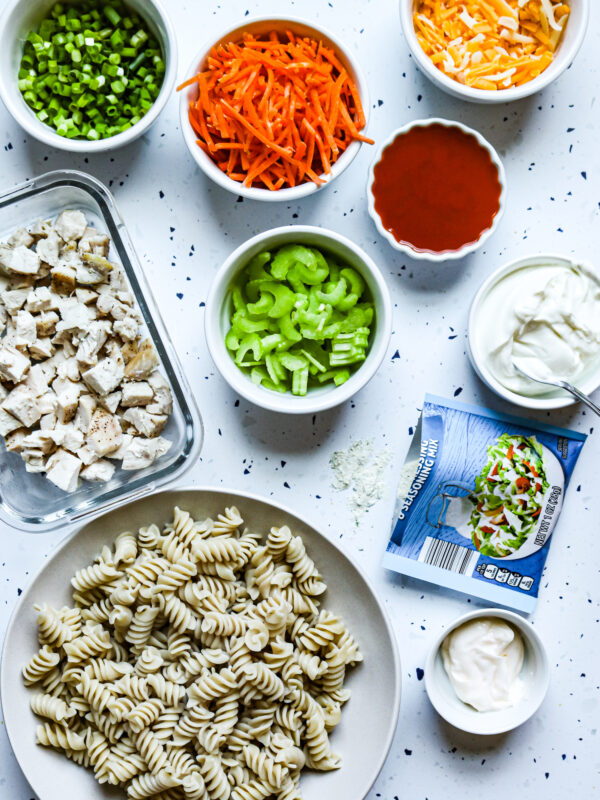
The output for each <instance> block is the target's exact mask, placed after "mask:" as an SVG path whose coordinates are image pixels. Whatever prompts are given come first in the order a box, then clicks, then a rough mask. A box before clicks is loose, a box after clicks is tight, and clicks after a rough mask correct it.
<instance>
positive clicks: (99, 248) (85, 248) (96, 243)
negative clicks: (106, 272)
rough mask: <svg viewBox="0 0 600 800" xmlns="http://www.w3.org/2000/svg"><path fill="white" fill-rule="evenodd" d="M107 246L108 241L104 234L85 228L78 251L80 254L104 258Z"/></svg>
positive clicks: (106, 253) (108, 244)
mask: <svg viewBox="0 0 600 800" xmlns="http://www.w3.org/2000/svg"><path fill="white" fill-rule="evenodd" d="M109 246H110V240H109V238H108V236H107V235H106V234H105V233H100V232H99V231H97V230H96V229H95V228H91V227H87V228H86V229H85V232H84V234H83V236H82V237H81V239H80V240H79V247H78V249H79V252H80V253H95V254H96V255H99V256H104V257H106V256H107V255H108V249H109Z"/></svg>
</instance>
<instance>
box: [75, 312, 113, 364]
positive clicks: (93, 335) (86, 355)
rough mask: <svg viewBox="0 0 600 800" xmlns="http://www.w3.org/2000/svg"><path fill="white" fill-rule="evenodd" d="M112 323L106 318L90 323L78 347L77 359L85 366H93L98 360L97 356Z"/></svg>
mask: <svg viewBox="0 0 600 800" xmlns="http://www.w3.org/2000/svg"><path fill="white" fill-rule="evenodd" d="M110 330H111V325H110V322H107V321H106V320H96V321H94V322H91V323H90V326H89V328H88V330H87V333H86V335H85V338H84V339H82V340H81V343H80V345H79V347H78V348H77V360H78V361H79V362H80V363H81V364H83V365H84V366H91V365H93V364H95V363H96V362H97V360H98V359H97V356H98V353H99V352H100V350H101V349H102V347H103V345H104V343H105V342H106V340H107V338H108V334H109V333H110Z"/></svg>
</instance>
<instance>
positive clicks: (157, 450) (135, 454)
mask: <svg viewBox="0 0 600 800" xmlns="http://www.w3.org/2000/svg"><path fill="white" fill-rule="evenodd" d="M172 444H173V443H172V442H170V441H169V440H168V439H165V438H163V437H162V436H158V437H157V438H156V439H144V438H142V437H140V436H135V437H134V438H133V440H132V441H131V444H130V445H129V447H128V448H127V449H126V450H125V454H124V456H123V463H122V467H123V469H126V470H132V469H144V468H145V467H149V466H151V464H153V463H154V462H155V461H156V459H157V458H160V456H162V455H164V454H165V453H166V452H167V451H168V450H169V448H170V447H171V445H172Z"/></svg>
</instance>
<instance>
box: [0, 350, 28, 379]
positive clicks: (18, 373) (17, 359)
mask: <svg viewBox="0 0 600 800" xmlns="http://www.w3.org/2000/svg"><path fill="white" fill-rule="evenodd" d="M29 366H30V361H29V359H28V358H27V356H25V355H23V353H21V352H20V350H17V348H16V347H13V345H10V344H4V345H2V346H1V347H0V377H2V378H4V379H5V380H7V381H12V383H18V382H19V381H21V380H23V378H24V376H25V375H26V374H27V372H28V371H29Z"/></svg>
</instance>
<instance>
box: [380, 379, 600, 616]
mask: <svg viewBox="0 0 600 800" xmlns="http://www.w3.org/2000/svg"><path fill="white" fill-rule="evenodd" d="M585 439H586V436H585V435H584V434H581V433H576V432H574V431H569V430H565V429H563V428H556V427H554V426H551V425H545V424H543V423H537V422H534V421H532V420H525V419H520V418H518V417H513V416H510V415H507V414H499V413H496V412H494V411H491V410H488V409H484V408H478V407H476V406H469V405H466V404H464V403H459V402H457V401H456V400H447V399H444V398H440V397H434V396H432V395H427V396H426V397H425V403H424V406H423V411H422V413H421V418H420V420H419V424H418V426H417V429H416V431H415V434H414V436H413V441H412V444H411V447H410V449H409V451H408V455H407V457H406V460H405V463H404V467H403V469H402V472H401V476H400V481H399V487H398V500H397V505H396V513H395V514H394V524H393V528H392V535H391V538H390V541H389V543H388V546H387V549H386V553H385V555H384V559H383V564H384V566H385V567H388V568H389V569H392V570H394V571H396V572H400V573H402V574H404V575H410V576H412V577H416V578H421V579H422V580H426V581H429V582H431V583H437V584H438V585H440V586H446V587H448V588H451V589H455V590H457V591H460V592H464V593H466V594H471V595H474V596H476V597H481V598H483V599H486V600H490V601H492V602H496V603H500V604H503V605H507V606H511V607H513V608H516V609H519V610H521V611H525V612H527V613H530V612H532V611H533V610H534V608H535V604H536V601H537V596H538V590H539V583H540V578H541V574H542V569H543V567H544V563H545V561H546V556H547V554H548V548H549V546H550V538H551V535H552V532H553V530H554V528H555V525H556V522H557V519H558V517H559V515H560V510H561V507H562V503H563V498H564V493H565V490H566V487H567V485H568V483H569V479H570V477H571V474H572V472H573V469H574V467H575V463H576V461H577V458H578V456H579V453H580V451H581V448H582V447H583V443H584V442H585Z"/></svg>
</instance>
